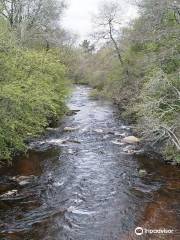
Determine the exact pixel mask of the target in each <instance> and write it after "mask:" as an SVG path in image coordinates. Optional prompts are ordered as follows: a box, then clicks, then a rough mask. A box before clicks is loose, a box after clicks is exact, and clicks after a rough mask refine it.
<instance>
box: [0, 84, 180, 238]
mask: <svg viewBox="0 0 180 240" xmlns="http://www.w3.org/2000/svg"><path fill="white" fill-rule="evenodd" d="M89 92H90V89H89V88H88V87H83V86H78V87H76V90H75V91H74V93H73V95H72V97H71V100H70V102H69V107H70V108H71V109H73V110H78V111H74V113H76V114H74V115H72V116H67V117H65V118H64V120H63V122H61V123H60V125H59V127H58V128H56V129H49V132H48V133H47V134H46V137H44V139H41V140H39V141H36V142H34V143H32V145H31V147H32V149H31V150H29V152H28V155H27V156H22V157H19V158H17V159H15V160H14V165H13V166H12V167H10V168H8V169H1V178H0V180H1V188H0V194H3V193H4V192H6V191H7V190H12V189H16V190H17V194H16V195H15V196H12V197H11V196H8V197H7V196H6V197H5V198H2V197H1V198H0V219H1V220H0V239H4V240H26V239H27V240H41V239H42V240H70V239H72V240H126V239H154V240H155V239H164V240H166V239H167V240H169V239H170V240H171V239H178V235H177V232H176V233H175V234H173V235H168V234H166V235H157V234H155V235H143V236H140V237H137V236H135V234H134V230H135V228H136V227H137V226H140V227H143V228H147V229H157V228H158V229H159V228H167V229H174V230H178V229H179V225H178V223H179V221H178V209H179V208H178V207H179V205H178V204H179V200H180V197H179V192H178V189H179V170H178V169H177V168H176V167H173V166H167V165H165V164H163V163H162V162H160V161H159V160H158V159H148V158H146V157H145V156H143V157H135V156H133V155H131V154H127V153H125V152H124V151H123V148H124V146H119V145H115V144H114V143H113V142H114V141H115V140H117V139H119V138H120V136H124V135H129V134H130V130H129V128H128V127H126V126H124V125H123V123H122V122H121V120H120V119H119V117H118V114H117V110H116V108H115V107H114V106H113V105H111V104H110V103H107V102H101V101H95V100H92V99H90V98H89V97H88V94H89ZM64 127H68V128H66V130H67V131H63V129H64ZM139 169H145V170H146V171H147V175H146V176H144V177H140V176H139ZM2 173H3V174H4V176H2ZM5 175H6V176H5ZM19 176H21V177H22V176H24V178H25V177H29V179H28V180H29V182H26V181H25V182H21V184H20V185H19V184H17V183H15V182H14V181H12V178H13V177H16V178H18V177H19ZM25 179H26V178H25ZM8 181H9V182H8ZM22 183H23V184H22ZM1 196H2V195H1Z"/></svg>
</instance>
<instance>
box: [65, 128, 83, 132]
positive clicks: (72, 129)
mask: <svg viewBox="0 0 180 240" xmlns="http://www.w3.org/2000/svg"><path fill="white" fill-rule="evenodd" d="M78 129H79V128H78V127H65V128H64V131H65V132H72V131H76V130H78Z"/></svg>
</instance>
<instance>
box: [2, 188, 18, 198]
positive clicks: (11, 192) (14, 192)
mask: <svg viewBox="0 0 180 240" xmlns="http://www.w3.org/2000/svg"><path fill="white" fill-rule="evenodd" d="M17 193H18V190H16V189H14V190H11V191H8V192H6V193H4V194H2V195H0V198H6V197H12V196H16V195H17Z"/></svg>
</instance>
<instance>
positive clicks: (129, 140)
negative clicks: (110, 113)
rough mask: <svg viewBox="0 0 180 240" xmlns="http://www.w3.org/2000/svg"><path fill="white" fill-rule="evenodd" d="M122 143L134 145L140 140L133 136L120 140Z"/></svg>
mask: <svg viewBox="0 0 180 240" xmlns="http://www.w3.org/2000/svg"><path fill="white" fill-rule="evenodd" d="M122 141H123V142H124V143H129V144H136V143H139V142H140V139H139V138H137V137H134V136H129V137H125V138H123V139H122Z"/></svg>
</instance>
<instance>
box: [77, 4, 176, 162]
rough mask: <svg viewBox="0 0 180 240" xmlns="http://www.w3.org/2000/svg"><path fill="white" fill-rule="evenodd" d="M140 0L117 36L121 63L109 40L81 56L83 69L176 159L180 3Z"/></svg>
mask: <svg viewBox="0 0 180 240" xmlns="http://www.w3.org/2000/svg"><path fill="white" fill-rule="evenodd" d="M138 4H139V17H138V18H137V19H135V20H134V22H133V23H132V24H131V26H129V27H126V28H124V29H122V30H121V33H122V34H121V37H120V39H119V40H117V39H116V41H118V46H119V49H120V51H121V53H122V60H123V64H120V63H119V60H118V57H117V54H116V52H115V51H114V48H113V44H111V43H109V41H108V40H107V42H106V43H105V44H104V46H103V47H102V48H101V49H99V50H98V51H97V52H96V53H94V54H93V55H92V54H91V55H89V56H88V54H86V55H85V57H84V58H82V59H81V61H82V63H81V65H83V66H84V68H82V69H81V70H83V72H84V75H85V76H86V77H85V81H86V82H89V84H90V85H92V86H93V87H96V88H97V89H99V90H100V94H101V95H102V93H103V94H104V96H105V97H110V98H112V99H113V100H114V101H115V102H116V103H118V104H119V105H120V106H121V107H122V109H125V112H123V114H124V115H126V117H127V116H128V117H129V119H131V120H133V122H134V123H135V124H136V127H137V128H138V129H139V133H140V134H141V135H142V136H143V137H144V139H145V140H147V142H150V143H151V144H152V146H153V147H155V148H156V149H157V150H158V151H159V152H161V153H163V154H164V156H165V157H166V158H167V159H173V160H176V161H177V159H179V158H178V156H179V151H180V140H179V138H180V125H179V119H180V79H179V70H180V58H179V56H180V45H179V37H180V31H179V29H180V28H179V24H180V15H179V12H180V11H179V5H178V3H177V1H171V0H166V1H164V0H160V1H158V2H157V1H156V0H141V1H138ZM117 17H118V16H117ZM101 20H102V19H100V21H101ZM100 33H101V32H100ZM82 76H83V74H82ZM88 76H89V77H88Z"/></svg>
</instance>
